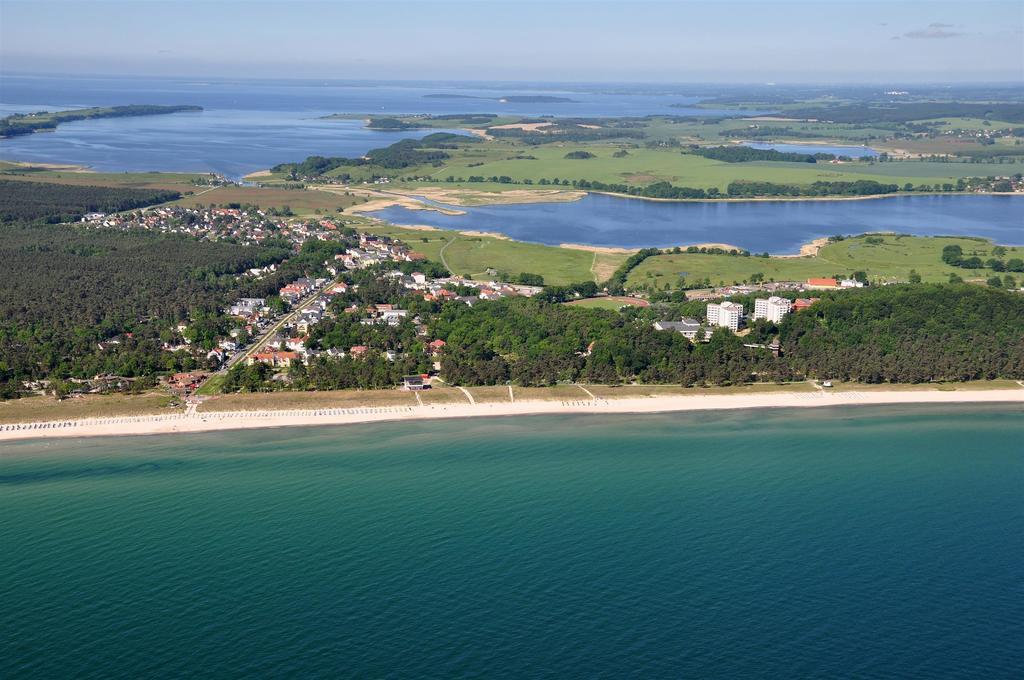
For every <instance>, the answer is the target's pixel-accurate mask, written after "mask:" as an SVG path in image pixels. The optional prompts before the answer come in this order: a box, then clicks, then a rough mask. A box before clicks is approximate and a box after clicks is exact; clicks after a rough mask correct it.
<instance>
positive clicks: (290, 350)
mask: <svg viewBox="0 0 1024 680" xmlns="http://www.w3.org/2000/svg"><path fill="white" fill-rule="evenodd" d="M83 222H84V223H85V224H84V226H85V227H87V228H104V229H122V230H129V229H146V230H153V231H158V232H162V233H180V234H185V235H188V236H191V237H194V238H201V239H206V240H211V241H216V240H221V239H226V240H231V241H232V242H235V243H242V244H262V243H264V242H266V240H267V239H269V238H274V239H286V240H287V241H288V242H289V243H291V244H292V246H293V247H294V248H300V247H301V246H302V245H303V244H304V243H306V242H307V241H309V240H319V241H337V240H339V239H347V241H346V242H350V243H351V245H349V246H348V247H346V248H345V249H344V252H340V253H337V254H335V255H334V256H333V257H332V258H329V259H327V260H325V261H323V262H322V266H320V267H319V268H318V269H319V270H320V271H321V272H322V274H321V275H320V276H315V277H314V276H300V277H297V278H295V279H294V280H291V281H289V282H288V283H286V284H285V285H283V286H282V287H281V288H280V289H279V290H278V291H277V294H276V296H272V298H276V299H272V298H267V297H242V298H239V299H237V300H235V301H234V302H233V303H231V304H230V305H229V306H227V307H226V308H225V309H224V310H223V313H224V315H225V316H226V317H228V318H229V319H230V320H231V323H230V325H231V328H230V330H229V331H228V332H227V333H225V334H224V335H223V337H218V338H216V341H215V346H213V347H200V346H198V345H196V344H195V343H193V342H192V341H191V340H190V339H189V337H190V335H189V325H188V324H187V323H182V324H180V325H178V327H177V329H176V330H177V332H178V335H179V339H178V340H176V341H173V342H166V343H165V344H164V350H165V351H168V352H187V353H189V354H190V355H192V356H193V357H195V358H196V360H197V365H198V366H199V368H197V369H196V370H192V371H188V372H182V373H175V374H173V375H170V376H168V377H167V378H166V384H167V385H168V386H169V387H170V388H172V389H173V390H174V391H176V392H178V393H179V394H181V395H182V396H185V397H188V396H189V395H191V394H193V393H194V392H195V391H196V390H197V389H199V388H200V387H201V386H202V385H203V384H204V382H205V381H207V380H208V379H209V378H210V376H211V375H215V374H218V373H219V374H221V375H224V374H225V373H226V372H227V371H228V370H230V369H231V368H232V367H234V366H236V365H239V364H240V365H242V366H262V367H266V369H268V370H269V371H271V372H272V373H273V374H274V375H275V376H276V377H277V378H279V379H281V380H283V381H287V379H288V378H287V374H288V372H289V369H291V368H292V367H293V366H295V365H299V364H301V365H303V366H309V365H310V364H311V363H312V362H314V361H315V360H316V359H317V358H318V357H320V356H324V357H326V358H335V359H342V358H349V359H369V358H371V357H376V358H381V359H384V360H386V361H389V362H395V361H397V360H399V359H402V358H407V356H406V355H407V348H404V347H401V346H397V344H396V346H389V347H384V348H383V349H381V348H371V347H370V346H369V345H367V344H355V345H349V346H344V347H335V346H323V343H322V342H311V341H310V334H311V332H312V331H313V330H314V328H315V327H316V326H317V325H318V324H321V323H322V322H324V320H325V319H333V318H336V317H337V315H338V314H345V315H359V317H360V318H359V324H361V325H363V326H367V327H372V328H380V329H386V328H395V327H397V326H399V325H400V324H406V323H408V324H410V325H411V326H412V328H413V331H414V333H415V337H416V338H418V339H420V340H422V345H423V347H424V351H425V353H426V354H427V355H428V357H427V358H428V359H429V361H427V362H426V365H427V366H428V367H429V368H428V369H427V370H426V371H425V372H422V373H417V374H413V375H408V376H404V377H403V379H402V386H403V387H404V388H406V389H411V390H419V389H427V388H429V387H430V383H431V380H432V378H433V377H434V376H436V374H437V372H438V371H439V369H440V362H439V357H440V355H441V353H442V352H443V350H444V347H445V342H444V340H441V339H437V338H431V337H430V330H429V323H428V322H429V320H428V319H424V318H423V315H421V314H417V313H414V312H411V311H410V310H408V309H403V308H400V307H399V306H397V305H395V304H393V303H390V302H383V301H374V302H371V303H369V304H356V303H354V302H352V303H350V304H346V305H339V304H336V302H335V301H336V300H345V299H346V296H348V294H349V293H354V292H356V291H357V290H358V288H359V286H360V284H358V283H348V282H346V281H344V280H341V279H342V278H346V277H343V276H342V275H343V274H344V273H346V272H356V271H360V270H370V271H372V272H373V275H374V276H375V277H376V278H377V279H379V280H380V281H382V282H385V283H387V284H388V285H390V286H393V287H396V289H399V290H401V291H404V293H405V294H407V295H411V296H416V297H418V298H420V299H422V300H423V301H425V302H450V301H454V302H460V303H464V304H467V305H473V304H475V303H476V302H478V301H481V300H494V299H500V298H504V297H514V296H526V297H530V296H533V295H536V294H538V293H540V292H541V291H542V290H543V288H542V287H541V286H527V285H519V284H511V283H503V282H499V281H494V280H488V281H480V280H471V279H466V278H462V277H458V276H444V277H432V276H429V275H428V274H426V273H424V272H422V271H417V270H416V268H415V265H416V263H417V262H420V261H423V260H425V259H426V258H425V256H424V255H423V254H421V253H417V252H415V251H413V250H411V249H410V248H409V247H408V246H407V245H406V244H404V243H402V242H400V241H397V240H394V239H391V238H388V237H385V236H376V235H373V234H369V233H357V232H354V231H353V230H351V229H349V228H347V227H345V225H344V223H342V222H341V221H340V220H338V219H336V218H317V219H314V220H300V219H294V218H293V219H288V218H285V217H281V216H279V215H276V214H274V213H273V211H264V210H260V209H257V208H255V207H251V206H246V207H237V208H236V207H215V206H210V207H205V208H204V207H195V208H189V207H183V206H160V207H156V208H151V209H148V210H141V211H133V212H128V213H122V214H112V215H103V214H95V213H94V214H89V215H86V216H85V218H83ZM399 265H401V266H399ZM278 267H279V265H278V264H269V265H267V266H264V267H258V268H253V269H250V270H248V271H246V272H245V273H243V274H242V275H241V276H244V277H249V278H253V279H261V278H263V277H265V276H267V275H268V274H272V273H275V272H277V271H278ZM347 278H350V277H347ZM863 285H864V283H862V282H861V281H858V280H855V279H833V278H821V279H808V280H807V281H802V282H796V281H788V282H787V281H782V282H774V281H773V282H762V283H758V284H745V285H733V286H723V287H719V288H712V289H708V290H690V291H687V294H686V295H687V299H689V300H706V301H707V302H708V304H707V308H706V314H705V319H703V320H699V319H696V318H690V317H684V318H682V319H680V320H676V321H672V320H661V321H655V322H654V323H653V327H654V329H655V330H659V331H673V332H679V333H681V334H682V335H683V336H684V337H686V338H687V339H688V340H690V341H692V342H707V341H708V340H709V339H710V336H711V334H712V332H713V331H714V330H715V329H716V328H726V329H728V330H729V331H731V332H732V333H735V334H738V335H744V334H745V333H746V332H747V326H748V324H749V322H753V321H757V320H759V319H765V320H767V321H770V322H772V323H775V324H778V323H780V322H781V321H782V320H783V318H784V317H785V316H786V315H787V314H790V313H793V312H799V311H801V310H804V309H806V308H808V307H810V306H811V305H812V304H814V302H815V301H816V300H817V298H814V297H797V298H796V299H795V300H791V299H789V298H788V297H781V296H780V294H786V293H794V292H796V293H799V292H802V291H815V290H842V289H847V288H857V287H861V286H863ZM763 293H768V294H769V295H770V296H769V297H767V298H757V299H756V300H755V303H754V308H753V309H750V310H747V309H745V308H744V307H743V305H741V304H739V303H737V302H732V301H730V300H729V298H730V297H732V296H736V295H745V296H750V295H755V294H763ZM108 342H110V343H117V342H119V340H118V339H117V338H113V339H111V340H110V341H108ZM751 346H757V347H765V348H766V349H771V350H772V351H775V352H778V346H777V343H775V344H774V345H764V346H762V345H751ZM101 349H102V347H101ZM119 380H120V379H119V378H117V376H97V377H96V379H95V380H93V381H83V390H82V391H104V390H105V389H107V388H109V387H111V386H114V387H124V385H122V384H121V383H120V382H118V381H119Z"/></svg>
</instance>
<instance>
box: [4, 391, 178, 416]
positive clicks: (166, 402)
mask: <svg viewBox="0 0 1024 680" xmlns="http://www.w3.org/2000/svg"><path fill="white" fill-rule="evenodd" d="M172 403H174V404H177V403H178V400H177V399H175V398H174V397H171V396H170V395H168V394H166V393H163V392H150V393H147V394H134V395H132V394H109V395H108V394H102V395H101V394H97V395H86V396H83V397H75V398H73V399H65V400H64V401H57V400H56V399H54V398H53V397H25V398H24V399H11V400H9V401H0V423H24V422H35V421H44V420H75V419H79V418H111V417H116V416H141V415H152V414H157V413H175V412H178V413H180V412H183V411H184V409H183V408H182V407H180V406H172Z"/></svg>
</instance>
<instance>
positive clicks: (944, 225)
mask: <svg viewBox="0 0 1024 680" xmlns="http://www.w3.org/2000/svg"><path fill="white" fill-rule="evenodd" d="M453 207H456V208H457V209H459V210H464V211H465V212H466V214H465V215H445V214H443V213H440V212H435V211H431V210H408V209H406V208H401V207H391V208H385V209H383V210H377V211H375V212H373V213H370V214H372V215H374V216H376V217H379V218H381V219H384V220H387V221H389V222H393V223H395V224H420V225H428V226H433V227H439V228H441V229H456V230H480V231H490V232H500V233H502V234H506V235H508V236H509V237H511V238H513V239H516V240H518V241H529V242H533V243H544V244H548V245H559V244H562V243H579V244H586V245H594V246H611V247H623V248H642V247H668V246H676V245H686V244H695V243H728V244H731V245H734V246H738V247H740V248H744V249H746V250H749V251H751V252H764V251H767V252H769V253H772V254H790V253H797V252H799V250H800V246H801V245H802V244H804V243H809V242H810V241H812V240H814V239H816V238H820V237H823V236H831V235H833V234H861V233H864V232H869V231H892V232H897V233H903V234H914V235H920V236H928V235H966V236H982V237H985V238H990V239H992V240H994V241H996V242H997V243H1002V244H1005V245H1021V244H1024V198H1021V197H1018V196H983V195H950V196H942V195H937V196H932V195H922V196H913V195H909V196H894V197H890V198H879V199H869V200H835V201H697V202H667V201H646V200H641V199H635V198H620V197H617V196H607V195H602V194H588V195H587V196H585V197H584V198H583V199H582V200H579V201H574V202H565V203H525V204H517V205H492V206H474V207H462V206H453Z"/></svg>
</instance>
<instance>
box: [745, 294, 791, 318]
mask: <svg viewBox="0 0 1024 680" xmlns="http://www.w3.org/2000/svg"><path fill="white" fill-rule="evenodd" d="M792 308H793V303H792V302H790V301H789V300H787V299H786V298H781V297H779V296H777V295H773V296H771V297H769V298H758V299H757V300H754V321H757V320H758V319H768V320H769V321H771V322H772V323H781V322H782V319H783V317H785V316H786V315H787V314H789V312H790V310H791V309H792Z"/></svg>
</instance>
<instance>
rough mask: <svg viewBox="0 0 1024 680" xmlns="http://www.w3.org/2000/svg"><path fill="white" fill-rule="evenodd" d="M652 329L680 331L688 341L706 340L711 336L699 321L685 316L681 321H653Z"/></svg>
mask: <svg viewBox="0 0 1024 680" xmlns="http://www.w3.org/2000/svg"><path fill="white" fill-rule="evenodd" d="M654 330H656V331H675V332H677V333H682V334H683V337H685V338H686V339H687V340H689V341H690V342H698V341H706V340H707V339H708V338H710V336H711V333H710V332H707V331H706V330H705V329H704V328H703V327H702V326H701V323H700V321H697V320H696V319H690V318H687V317H683V320H682V321H655V322H654ZM698 338H699V340H698Z"/></svg>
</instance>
